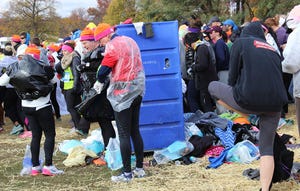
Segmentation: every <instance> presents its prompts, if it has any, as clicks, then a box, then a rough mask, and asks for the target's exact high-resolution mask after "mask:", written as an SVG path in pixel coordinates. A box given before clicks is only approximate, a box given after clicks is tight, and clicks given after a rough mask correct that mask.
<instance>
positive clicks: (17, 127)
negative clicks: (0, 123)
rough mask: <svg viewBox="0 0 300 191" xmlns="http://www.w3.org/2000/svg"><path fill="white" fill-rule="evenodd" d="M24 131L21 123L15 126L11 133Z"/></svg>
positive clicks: (15, 133)
mask: <svg viewBox="0 0 300 191" xmlns="http://www.w3.org/2000/svg"><path fill="white" fill-rule="evenodd" d="M23 131H24V129H23V127H22V126H21V125H20V124H19V125H15V126H13V128H12V130H11V132H10V133H9V134H10V135H19V134H21V133H22V132H23Z"/></svg>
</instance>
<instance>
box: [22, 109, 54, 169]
mask: <svg viewBox="0 0 300 191" xmlns="http://www.w3.org/2000/svg"><path fill="white" fill-rule="evenodd" d="M23 110H24V113H25V116H26V117H27V118H28V121H29V124H30V128H31V132H32V139H31V145H30V148H31V156H32V157H31V158H32V159H31V161H32V166H38V165H40V163H39V154H40V144H41V138H42V133H43V132H44V134H45V142H44V150H45V165H46V166H50V165H52V156H53V151H54V144H55V135H56V133H55V124H54V117H53V114H52V106H51V105H50V104H49V105H48V106H46V107H44V108H41V109H39V110H37V111H36V108H29V107H23Z"/></svg>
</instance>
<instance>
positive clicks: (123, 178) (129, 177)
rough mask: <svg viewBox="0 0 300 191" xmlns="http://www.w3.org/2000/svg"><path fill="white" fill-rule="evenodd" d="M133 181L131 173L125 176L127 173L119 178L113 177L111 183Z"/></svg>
mask: <svg viewBox="0 0 300 191" xmlns="http://www.w3.org/2000/svg"><path fill="white" fill-rule="evenodd" d="M132 179H133V176H132V173H129V175H125V173H122V174H120V175H118V176H112V177H111V181H113V182H130V181H131V180H132Z"/></svg>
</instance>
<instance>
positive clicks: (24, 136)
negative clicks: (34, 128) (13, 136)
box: [19, 131, 32, 138]
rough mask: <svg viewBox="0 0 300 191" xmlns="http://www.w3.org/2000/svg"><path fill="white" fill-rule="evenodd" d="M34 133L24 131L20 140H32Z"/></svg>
mask: <svg viewBox="0 0 300 191" xmlns="http://www.w3.org/2000/svg"><path fill="white" fill-rule="evenodd" d="M31 137H32V132H31V131H24V132H23V133H22V134H21V135H19V138H31Z"/></svg>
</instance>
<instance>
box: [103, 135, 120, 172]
mask: <svg viewBox="0 0 300 191" xmlns="http://www.w3.org/2000/svg"><path fill="white" fill-rule="evenodd" d="M105 161H106V163H107V166H108V168H110V169H112V170H118V169H120V168H122V167H123V163H122V156H121V150H120V142H119V141H118V139H116V138H110V139H109V141H108V144H107V147H106V151H105Z"/></svg>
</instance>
